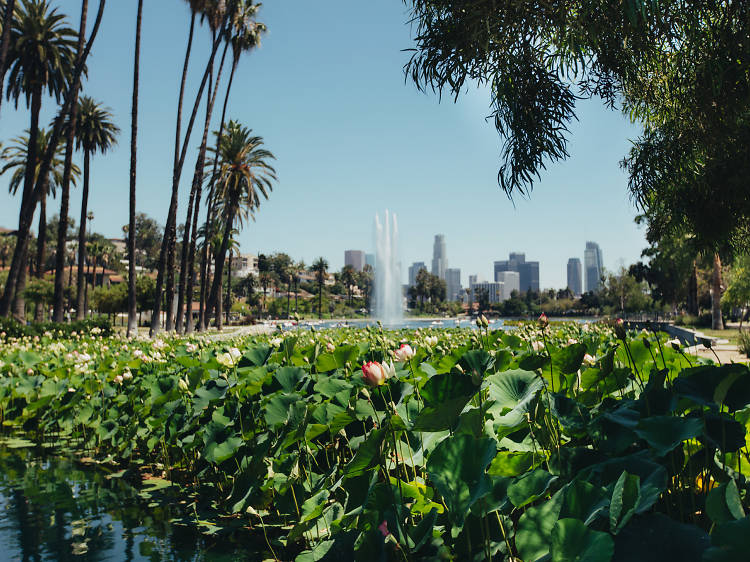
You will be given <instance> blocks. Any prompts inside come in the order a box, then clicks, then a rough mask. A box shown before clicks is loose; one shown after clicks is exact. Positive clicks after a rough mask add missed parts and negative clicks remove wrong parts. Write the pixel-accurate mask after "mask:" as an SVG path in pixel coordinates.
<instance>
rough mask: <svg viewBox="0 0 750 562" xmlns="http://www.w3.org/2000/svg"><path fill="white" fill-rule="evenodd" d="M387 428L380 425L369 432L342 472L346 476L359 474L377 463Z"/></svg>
mask: <svg viewBox="0 0 750 562" xmlns="http://www.w3.org/2000/svg"><path fill="white" fill-rule="evenodd" d="M387 430H388V428H387V427H382V428H380V429H374V430H373V431H371V432H370V434H369V435H368V436H367V439H365V440H364V442H363V443H362V444H361V445H360V446H359V448H358V449H357V452H356V453H355V455H354V458H353V459H352V460H351V461H349V464H347V465H346V468H345V469H344V474H346V476H347V477H353V476H359V475H360V474H362V473H363V472H365V471H366V470H367V469H369V468H370V467H371V466H373V465H374V464H375V463H377V461H378V459H379V458H380V445H381V444H382V443H383V439H385V436H386V432H387Z"/></svg>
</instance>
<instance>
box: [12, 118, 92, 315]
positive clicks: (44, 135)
mask: <svg viewBox="0 0 750 562" xmlns="http://www.w3.org/2000/svg"><path fill="white" fill-rule="evenodd" d="M27 133H29V131H27ZM29 136H30V135H29V134H27V135H23V136H20V137H17V138H15V139H13V140H12V142H13V143H14V144H12V145H10V146H8V147H6V148H5V149H4V150H3V151H2V153H0V161H3V162H4V163H5V164H4V165H3V166H2V168H0V175H2V174H4V173H5V172H9V171H12V175H11V178H10V182H9V183H8V188H9V191H10V193H11V194H13V195H15V194H16V193H17V191H18V188H19V187H20V186H21V185H22V184H23V182H24V179H25V175H26V168H27V159H28V158H29V153H30V152H32V153H34V154H35V155H36V164H35V165H34V182H36V179H37V176H38V174H39V168H40V166H41V159H42V155H43V154H44V152H45V151H46V150H47V142H48V141H49V133H48V132H47V131H46V130H45V129H39V131H38V133H37V137H36V142H37V147H36V150H34V151H31V150H29ZM63 168H64V160H63V151H62V147H58V149H57V151H56V154H55V158H54V160H53V161H52V167H51V168H50V171H49V173H48V174H47V177H46V178H45V179H44V183H43V185H44V190H43V192H42V196H41V198H40V200H39V203H40V205H39V209H40V212H39V232H38V236H37V251H36V277H38V278H40V279H41V278H43V277H44V263H45V261H46V260H45V256H46V245H47V196H48V195H50V194H52V196H53V197H54V196H55V193H56V188H57V187H59V186H60V185H61V184H62V181H63ZM72 171H73V174H74V176H75V177H78V176H80V174H81V171H80V170H79V169H78V167H77V166H73V167H72ZM73 183H74V184H75V179H73ZM40 312H41V310H40V309H39V307H38V306H37V311H36V313H35V315H34V316H35V319H37V320H38V319H40V318H39V315H40Z"/></svg>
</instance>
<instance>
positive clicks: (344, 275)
mask: <svg viewBox="0 0 750 562" xmlns="http://www.w3.org/2000/svg"><path fill="white" fill-rule="evenodd" d="M356 277H357V272H356V271H355V270H354V268H353V267H352V266H351V265H345V266H344V267H343V268H342V269H341V282H342V283H343V284H344V287H346V294H347V297H348V303H349V306H351V304H352V288H353V287H354V286H356V284H357V279H356Z"/></svg>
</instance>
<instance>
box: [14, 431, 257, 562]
mask: <svg viewBox="0 0 750 562" xmlns="http://www.w3.org/2000/svg"><path fill="white" fill-rule="evenodd" d="M154 499H155V498H153V497H152V498H148V497H144V494H143V493H142V490H140V493H139V490H138V489H136V488H135V487H133V486H132V485H131V484H129V483H128V482H127V481H125V480H124V479H123V478H111V477H109V478H108V477H107V473H106V472H105V471H102V470H98V469H92V468H88V467H82V466H80V465H79V464H76V463H75V462H73V461H72V460H71V459H67V458H64V457H58V456H46V455H45V456H41V455H40V454H39V453H38V452H37V451H36V450H34V449H32V448H11V447H8V446H7V444H6V445H3V444H0V560H2V561H46V560H55V561H57V560H60V561H65V560H92V561H94V560H96V561H99V560H112V561H131V560H148V561H154V562H159V561H167V560H169V561H173V560H174V561H183V560H184V561H196V562H197V561H204V560H205V561H223V560H263V559H265V558H266V557H267V556H266V555H265V554H264V553H263V550H264V548H263V546H262V545H259V544H257V539H255V538H254V536H253V535H250V534H249V533H247V532H244V533H243V532H238V531H236V530H235V531H233V532H219V533H217V534H214V535H210V536H207V535H203V534H200V533H197V532H196V531H195V526H194V525H190V524H187V525H182V524H179V521H178V520H180V519H183V520H186V521H189V519H190V515H189V513H188V514H186V513H185V512H186V511H188V510H187V509H186V508H185V506H184V505H180V504H179V503H178V499H177V498H175V497H171V496H170V495H169V494H168V491H161V492H160V495H159V497H158V501H154Z"/></svg>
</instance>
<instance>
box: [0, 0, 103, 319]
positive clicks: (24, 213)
mask: <svg viewBox="0 0 750 562" xmlns="http://www.w3.org/2000/svg"><path fill="white" fill-rule="evenodd" d="M31 3H33V2H31ZM37 3H38V2H37ZM81 4H82V9H81V13H82V14H83V12H85V11H86V8H87V6H88V0H82V1H81ZM105 5H106V0H99V8H98V10H97V13H96V17H95V18H94V26H93V28H92V30H91V34H90V36H89V40H88V42H87V43H86V47H85V48H84V50H83V53H82V54H81V56H80V57H78V59H77V60H76V63H75V64H74V66H73V74H72V79H70V80H68V82H72V84H73V87H72V88H67V89H66V90H65V91H64V95H63V96H62V97H63V103H62V106H61V109H60V111H59V112H58V115H57V117H56V118H55V120H54V125H53V127H52V133H51V135H50V140H49V143H48V147H47V152H46V153H45V154H44V157H43V159H42V163H41V166H40V173H39V174H38V175H39V179H38V180H37V182H36V184H34V186H33V188H32V189H30V190H29V196H28V197H27V198H26V199H25V200H22V201H21V209H20V212H19V217H18V229H17V230H16V238H17V240H18V244H16V247H15V248H14V250H13V260H12V261H11V264H10V269H9V271H8V278H7V280H6V283H5V289H4V290H3V296H2V299H0V316H7V315H8V314H9V312H10V311H11V304H12V303H13V302H14V297H15V295H16V294H17V293H18V292H19V291H18V289H19V287H20V286H22V285H23V283H24V281H23V277H24V275H25V265H24V264H25V262H26V252H27V249H28V240H29V235H30V231H31V223H32V221H33V219H34V211H35V207H36V203H37V201H38V200H39V196H40V194H41V192H42V185H41V183H40V182H41V178H44V177H46V175H47V173H48V171H49V168H50V166H51V164H52V160H53V157H54V151H55V149H56V148H57V143H58V142H59V140H60V135H61V133H62V129H63V123H64V121H65V119H67V118H68V116H69V115H70V112H71V109H72V105H73V98H74V95H73V93H74V92H75V91H76V88H77V87H78V84H80V82H79V80H80V76H81V74H82V73H83V72H84V69H85V66H86V60H87V58H88V56H89V54H90V53H91V48H92V46H93V44H94V40H95V39H96V36H97V34H98V33H99V27H100V26H101V22H102V17H103V15H104V7H105ZM19 19H20V18H16V20H15V21H18V20H19ZM57 27H58V28H60V27H61V26H60V25H58V26H57ZM41 37H42V35H40V34H34V35H33V36H32V37H31V39H30V40H29V41H21V42H19V43H18V44H19V45H21V46H23V49H21V51H23V52H26V53H30V52H33V50H34V49H29V48H28V43H29V42H32V41H36V40H38V39H40V38H41ZM13 45H14V44H13V42H11V47H10V48H11V49H12V48H13ZM47 46H48V45H41V44H39V45H37V49H36V51H37V52H38V53H39V55H44V56H45V58H47V59H49V58H50V57H49V56H48V55H49V54H50V52H52V51H54V50H55V49H52V50H50V49H46V47H47ZM57 53H58V54H60V53H59V49H57ZM21 58H28V57H21ZM52 58H53V59H54V60H55V61H57V64H56V65H55V66H57V67H61V66H64V65H62V64H61V63H60V57H52ZM48 66H50V65H48ZM45 75H46V77H47V78H49V73H45ZM17 79H18V77H17ZM22 82H25V79H24V80H22ZM16 102H17V99H16ZM37 122H38V118H37ZM31 145H32V146H33V143H31Z"/></svg>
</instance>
